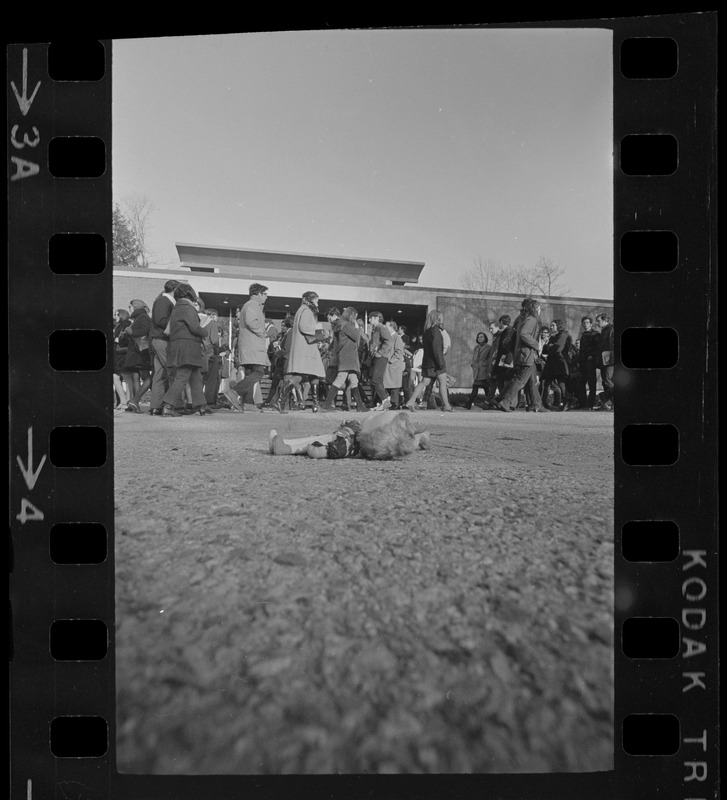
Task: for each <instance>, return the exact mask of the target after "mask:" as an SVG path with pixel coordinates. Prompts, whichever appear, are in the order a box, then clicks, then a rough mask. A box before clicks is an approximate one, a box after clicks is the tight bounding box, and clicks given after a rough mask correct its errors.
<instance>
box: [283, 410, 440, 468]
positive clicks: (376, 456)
mask: <svg viewBox="0 0 727 800" xmlns="http://www.w3.org/2000/svg"><path fill="white" fill-rule="evenodd" d="M269 449H270V453H271V455H276V456H282V455H289V456H298V455H302V456H308V457H309V458H347V457H350V456H356V455H360V456H361V457H362V458H368V459H373V460H386V459H392V458H399V457H401V456H408V455H410V454H411V453H413V452H414V451H415V450H428V449H429V433H428V432H427V431H426V430H425V423H423V422H420V421H419V420H416V421H415V420H414V419H412V417H411V416H410V415H409V414H407V413H406V412H405V411H404V412H394V411H379V412H376V413H371V414H367V415H366V416H365V417H363V418H361V420H360V421H359V420H345V421H344V422H342V423H341V424H340V425H339V426H338V428H336V430H334V431H333V433H329V434H325V435H323V436H307V437H305V438H301V439H283V438H282V436H280V435H279V434H278V433H277V431H274V430H272V431H270V438H269Z"/></svg>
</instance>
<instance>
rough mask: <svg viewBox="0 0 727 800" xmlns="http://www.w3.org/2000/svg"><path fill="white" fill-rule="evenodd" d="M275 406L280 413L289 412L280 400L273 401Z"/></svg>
mask: <svg viewBox="0 0 727 800" xmlns="http://www.w3.org/2000/svg"><path fill="white" fill-rule="evenodd" d="M273 408H274V409H275V410H276V411H277V412H278V414H287V413H288V410H287V409H286V408H283V404H282V403H281V402H280V400H276V401H275V402H274V403H273Z"/></svg>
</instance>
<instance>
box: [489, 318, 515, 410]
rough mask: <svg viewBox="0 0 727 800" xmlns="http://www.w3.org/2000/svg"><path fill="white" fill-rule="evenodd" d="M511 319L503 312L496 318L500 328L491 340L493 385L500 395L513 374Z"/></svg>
mask: <svg viewBox="0 0 727 800" xmlns="http://www.w3.org/2000/svg"><path fill="white" fill-rule="evenodd" d="M511 321H512V319H511V317H510V315H509V314H503V315H502V316H501V317H500V318H499V319H498V325H499V328H500V330H499V331H498V332H497V333H496V334H495V337H494V339H493V342H492V377H493V378H494V379H495V387H496V389H497V391H498V392H499V394H500V396H502V393H503V392H504V391H505V386H507V384H508V383H509V382H510V380H511V379H512V375H513V365H512V337H513V336H514V331H513V328H512V326H511V325H510V323H511Z"/></svg>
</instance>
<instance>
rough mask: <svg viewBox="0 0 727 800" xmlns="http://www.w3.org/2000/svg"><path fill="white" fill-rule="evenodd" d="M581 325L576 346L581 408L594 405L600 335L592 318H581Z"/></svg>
mask: <svg viewBox="0 0 727 800" xmlns="http://www.w3.org/2000/svg"><path fill="white" fill-rule="evenodd" d="M581 327H582V328H583V332H582V333H581V343H580V345H579V348H578V367H579V371H580V374H581V381H580V385H579V386H578V404H579V406H580V407H581V408H593V406H595V405H596V377H597V371H598V359H599V356H600V353H599V352H598V348H599V344H600V341H599V340H600V338H601V337H600V334H599V333H598V331H597V330H595V329H594V327H593V320H592V319H591V318H590V317H583V319H581ZM586 391H587V392H588V394H586Z"/></svg>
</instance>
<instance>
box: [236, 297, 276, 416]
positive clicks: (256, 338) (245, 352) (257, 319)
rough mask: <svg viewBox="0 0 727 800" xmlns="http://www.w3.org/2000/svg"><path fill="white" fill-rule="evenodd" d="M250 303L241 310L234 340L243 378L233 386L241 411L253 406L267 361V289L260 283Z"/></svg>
mask: <svg viewBox="0 0 727 800" xmlns="http://www.w3.org/2000/svg"><path fill="white" fill-rule="evenodd" d="M249 294H250V299H249V300H248V301H247V303H245V305H244V306H243V307H242V309H241V310H240V333H239V335H238V337H237V355H238V362H239V364H240V365H241V366H242V367H243V368H244V370H245V377H244V378H243V379H242V380H241V381H239V382H238V383H237V384H236V385H235V386H234V389H235V391H236V392H237V393H238V394H239V395H240V401H241V404H242V408H241V410H243V411H244V408H245V406H244V403H245V401H246V398H248V401H247V402H249V403H254V397H253V390H254V388H255V384H256V383H260V381H261V380H262V378H263V376H264V375H265V368H266V367H267V366H268V364H269V363H270V361H269V360H268V340H267V335H268V334H267V331H266V330H265V312H264V311H263V306H264V305H265V301H266V300H267V299H268V287H267V286H263V285H262V284H261V283H253V284H251V285H250V289H249Z"/></svg>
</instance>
